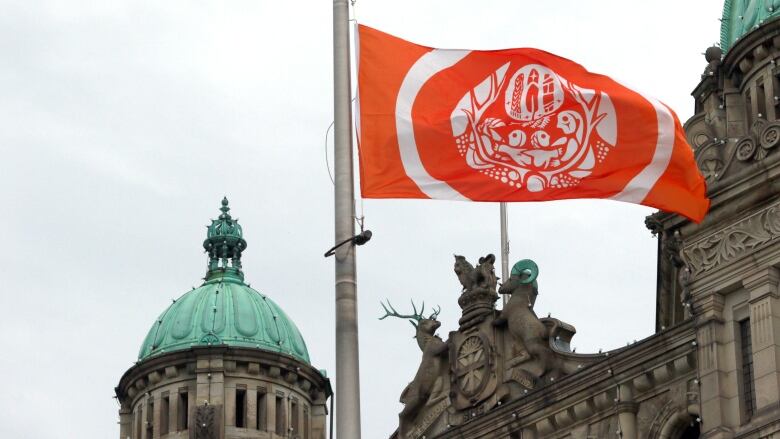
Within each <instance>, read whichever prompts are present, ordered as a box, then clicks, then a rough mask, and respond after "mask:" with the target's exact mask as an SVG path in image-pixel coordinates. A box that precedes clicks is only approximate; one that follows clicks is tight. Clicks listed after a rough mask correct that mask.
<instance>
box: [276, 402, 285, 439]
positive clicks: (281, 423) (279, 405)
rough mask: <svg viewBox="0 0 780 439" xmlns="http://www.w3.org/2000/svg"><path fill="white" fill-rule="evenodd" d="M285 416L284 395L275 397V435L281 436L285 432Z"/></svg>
mask: <svg viewBox="0 0 780 439" xmlns="http://www.w3.org/2000/svg"><path fill="white" fill-rule="evenodd" d="M286 418H287V414H286V413H285V412H284V395H279V394H277V395H276V429H275V431H276V434H278V435H283V434H285V433H286V431H285V430H287V422H285V421H287V419H286Z"/></svg>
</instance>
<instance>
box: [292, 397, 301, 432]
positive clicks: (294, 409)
mask: <svg viewBox="0 0 780 439" xmlns="http://www.w3.org/2000/svg"><path fill="white" fill-rule="evenodd" d="M299 429H300V427H299V426H298V401H297V400H296V399H292V400H291V401H290V432H291V433H292V436H293V437H296V436H298V433H299V432H300V430H299Z"/></svg>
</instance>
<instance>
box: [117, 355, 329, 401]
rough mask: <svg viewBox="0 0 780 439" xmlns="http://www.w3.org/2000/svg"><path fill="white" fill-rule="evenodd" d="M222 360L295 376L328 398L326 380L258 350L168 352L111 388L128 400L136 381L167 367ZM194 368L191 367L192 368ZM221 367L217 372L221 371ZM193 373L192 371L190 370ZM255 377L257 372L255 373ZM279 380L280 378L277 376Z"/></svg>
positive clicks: (287, 358) (305, 366) (131, 371)
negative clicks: (198, 361)
mask: <svg viewBox="0 0 780 439" xmlns="http://www.w3.org/2000/svg"><path fill="white" fill-rule="evenodd" d="M206 358H223V359H224V360H226V361H230V362H233V363H235V362H246V363H250V364H251V363H256V364H259V365H262V366H263V367H265V368H276V369H278V370H279V372H280V374H281V373H282V371H288V372H290V373H293V374H295V375H296V381H301V380H303V381H308V382H310V383H311V384H313V385H314V386H315V387H316V388H317V389H320V390H322V391H323V392H324V393H325V395H326V396H328V397H329V396H330V395H332V393H333V391H332V389H331V385H330V380H329V379H328V378H326V377H323V376H322V374H321V373H320V372H319V371H318V370H317V369H315V368H313V367H312V366H311V365H308V364H306V363H304V362H302V361H300V360H298V359H296V358H294V357H292V356H289V355H285V354H281V353H276V352H269V351H264V350H259V349H249V348H234V347H228V346H212V347H199V346H196V347H193V348H190V349H187V350H183V351H176V352H171V353H168V354H163V355H159V356H155V357H153V358H150V359H148V360H145V361H142V362H139V363H137V364H136V365H134V366H133V367H131V368H130V369H128V370H127V371H126V372H125V373H124V375H122V378H121V379H120V380H119V384H118V385H117V387H116V388H115V392H116V395H117V397H118V398H119V399H120V401H121V400H123V399H125V398H127V397H128V396H129V394H128V389H129V388H130V387H131V386H134V385H135V383H136V382H138V380H147V379H148V377H149V376H151V375H153V374H155V373H158V374H159V373H160V371H165V370H166V368H170V367H177V366H178V367H185V366H186V365H187V364H191V363H195V362H196V361H197V360H199V359H206ZM193 365H194V364H193ZM226 368H227V367H225V366H223V367H222V368H221V369H220V370H225V369H226ZM192 372H193V373H195V369H193V370H192ZM258 374H259V369H258ZM280 376H281V375H280Z"/></svg>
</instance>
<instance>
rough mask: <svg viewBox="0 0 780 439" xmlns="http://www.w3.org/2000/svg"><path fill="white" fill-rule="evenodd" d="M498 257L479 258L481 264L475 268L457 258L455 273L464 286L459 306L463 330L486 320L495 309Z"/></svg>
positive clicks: (462, 259) (463, 259)
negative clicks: (496, 263)
mask: <svg viewBox="0 0 780 439" xmlns="http://www.w3.org/2000/svg"><path fill="white" fill-rule="evenodd" d="M495 262H496V257H495V256H493V255H492V254H489V255H487V256H485V257H483V258H479V264H478V265H477V266H476V267H474V266H472V265H471V264H470V263H469V262H468V261H467V260H466V258H464V257H463V256H457V255H456V256H455V266H454V271H455V274H456V275H457V276H458V280H459V281H460V283H461V285H462V286H463V290H462V293H461V295H460V297H459V298H458V305H460V307H461V308H462V309H463V316H462V317H461V319H460V320H459V323H460V325H461V329H467V328H469V327H471V326H474V325H476V324H478V323H480V322H481V321H483V320H484V318H485V316H486V315H488V314H490V313H492V312H493V309H494V308H495V303H496V300H498V294H496V285H497V284H498V279H497V278H496V272H495V268H494V267H493V264H494V263H495Z"/></svg>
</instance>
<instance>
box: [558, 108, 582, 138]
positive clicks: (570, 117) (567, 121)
mask: <svg viewBox="0 0 780 439" xmlns="http://www.w3.org/2000/svg"><path fill="white" fill-rule="evenodd" d="M577 119H578V115H577V113H575V112H573V111H571V110H564V111H561V112H560V113H559V114H558V128H560V129H561V131H563V132H564V133H565V134H573V133H574V132H575V131H576V130H577Z"/></svg>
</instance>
